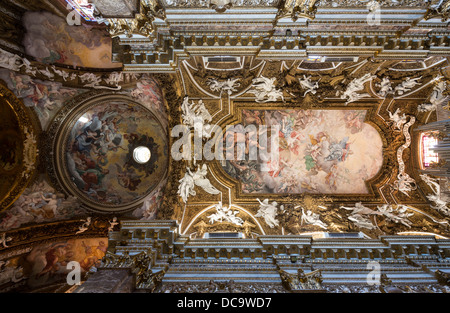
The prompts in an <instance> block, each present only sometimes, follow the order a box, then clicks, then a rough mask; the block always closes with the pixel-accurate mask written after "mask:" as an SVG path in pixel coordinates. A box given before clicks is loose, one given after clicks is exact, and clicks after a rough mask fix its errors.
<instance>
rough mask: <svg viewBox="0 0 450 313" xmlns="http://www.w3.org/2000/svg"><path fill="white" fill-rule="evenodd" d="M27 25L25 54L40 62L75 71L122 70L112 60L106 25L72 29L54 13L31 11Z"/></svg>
mask: <svg viewBox="0 0 450 313" xmlns="http://www.w3.org/2000/svg"><path fill="white" fill-rule="evenodd" d="M23 26H24V28H25V35H24V39H23V46H24V47H25V51H26V53H27V54H28V55H30V56H32V57H34V58H36V60H38V61H39V62H42V63H44V64H48V65H52V64H64V65H68V66H71V67H73V68H76V67H87V68H116V69H117V68H119V69H120V67H121V64H120V63H114V62H112V61H111V56H112V49H111V48H112V40H111V38H110V37H109V36H108V35H107V33H106V31H105V29H104V27H102V26H100V27H95V26H94V27H92V26H91V27H89V26H85V25H82V24H81V23H80V25H79V26H77V25H75V26H74V25H72V26H71V25H69V24H68V23H67V21H66V19H63V18H61V17H60V16H56V15H54V14H51V13H50V12H27V13H26V14H25V15H24V16H23Z"/></svg>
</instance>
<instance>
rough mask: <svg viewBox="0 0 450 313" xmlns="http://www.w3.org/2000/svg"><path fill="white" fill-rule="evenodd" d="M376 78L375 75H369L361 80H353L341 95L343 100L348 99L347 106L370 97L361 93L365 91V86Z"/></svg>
mask: <svg viewBox="0 0 450 313" xmlns="http://www.w3.org/2000/svg"><path fill="white" fill-rule="evenodd" d="M374 78H375V75H372V74H370V73H367V74H365V75H363V76H362V77H360V78H355V79H353V80H352V81H351V82H350V83H349V84H348V86H347V89H346V90H345V91H344V92H343V94H342V95H341V99H347V102H346V103H345V104H349V103H351V102H355V101H358V100H359V99H361V98H367V97H370V95H369V94H368V93H359V92H360V91H362V90H364V84H365V83H366V82H369V81H371V80H372V79H374Z"/></svg>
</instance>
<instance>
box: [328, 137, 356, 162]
mask: <svg viewBox="0 0 450 313" xmlns="http://www.w3.org/2000/svg"><path fill="white" fill-rule="evenodd" d="M348 139H349V138H348V137H345V138H344V139H342V140H341V141H340V142H338V143H332V144H330V147H329V151H330V154H329V155H328V156H327V157H325V160H327V161H333V160H337V161H339V162H342V161H345V160H346V159H347V157H348V155H349V154H350V153H351V152H350V143H349V142H348Z"/></svg>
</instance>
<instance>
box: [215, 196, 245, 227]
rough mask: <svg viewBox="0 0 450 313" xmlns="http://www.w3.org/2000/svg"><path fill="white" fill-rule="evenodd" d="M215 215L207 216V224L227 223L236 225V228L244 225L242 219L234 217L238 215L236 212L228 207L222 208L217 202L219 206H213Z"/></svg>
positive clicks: (220, 203) (220, 202)
mask: <svg viewBox="0 0 450 313" xmlns="http://www.w3.org/2000/svg"><path fill="white" fill-rule="evenodd" d="M215 208H216V213H214V214H211V215H209V216H208V218H209V222H210V223H211V224H213V223H214V222H223V221H224V220H225V222H229V223H232V224H236V225H238V226H242V224H244V221H243V220H242V218H240V217H237V216H236V215H237V214H238V213H239V211H238V210H234V211H233V210H232V209H231V208H229V207H226V206H225V207H224V206H222V201H219V204H216V205H215Z"/></svg>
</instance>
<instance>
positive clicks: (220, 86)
mask: <svg viewBox="0 0 450 313" xmlns="http://www.w3.org/2000/svg"><path fill="white" fill-rule="evenodd" d="M239 80H240V78H235V79H231V78H229V79H227V80H226V81H223V82H219V81H217V80H216V79H214V78H210V79H208V81H207V82H206V83H207V84H208V85H209V88H210V89H211V90H212V91H220V93H221V94H222V92H223V91H226V92H227V93H228V94H229V95H231V94H232V93H233V92H234V91H237V89H236V87H239V86H240V85H241V84H240V83H237V82H238V81H239Z"/></svg>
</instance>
